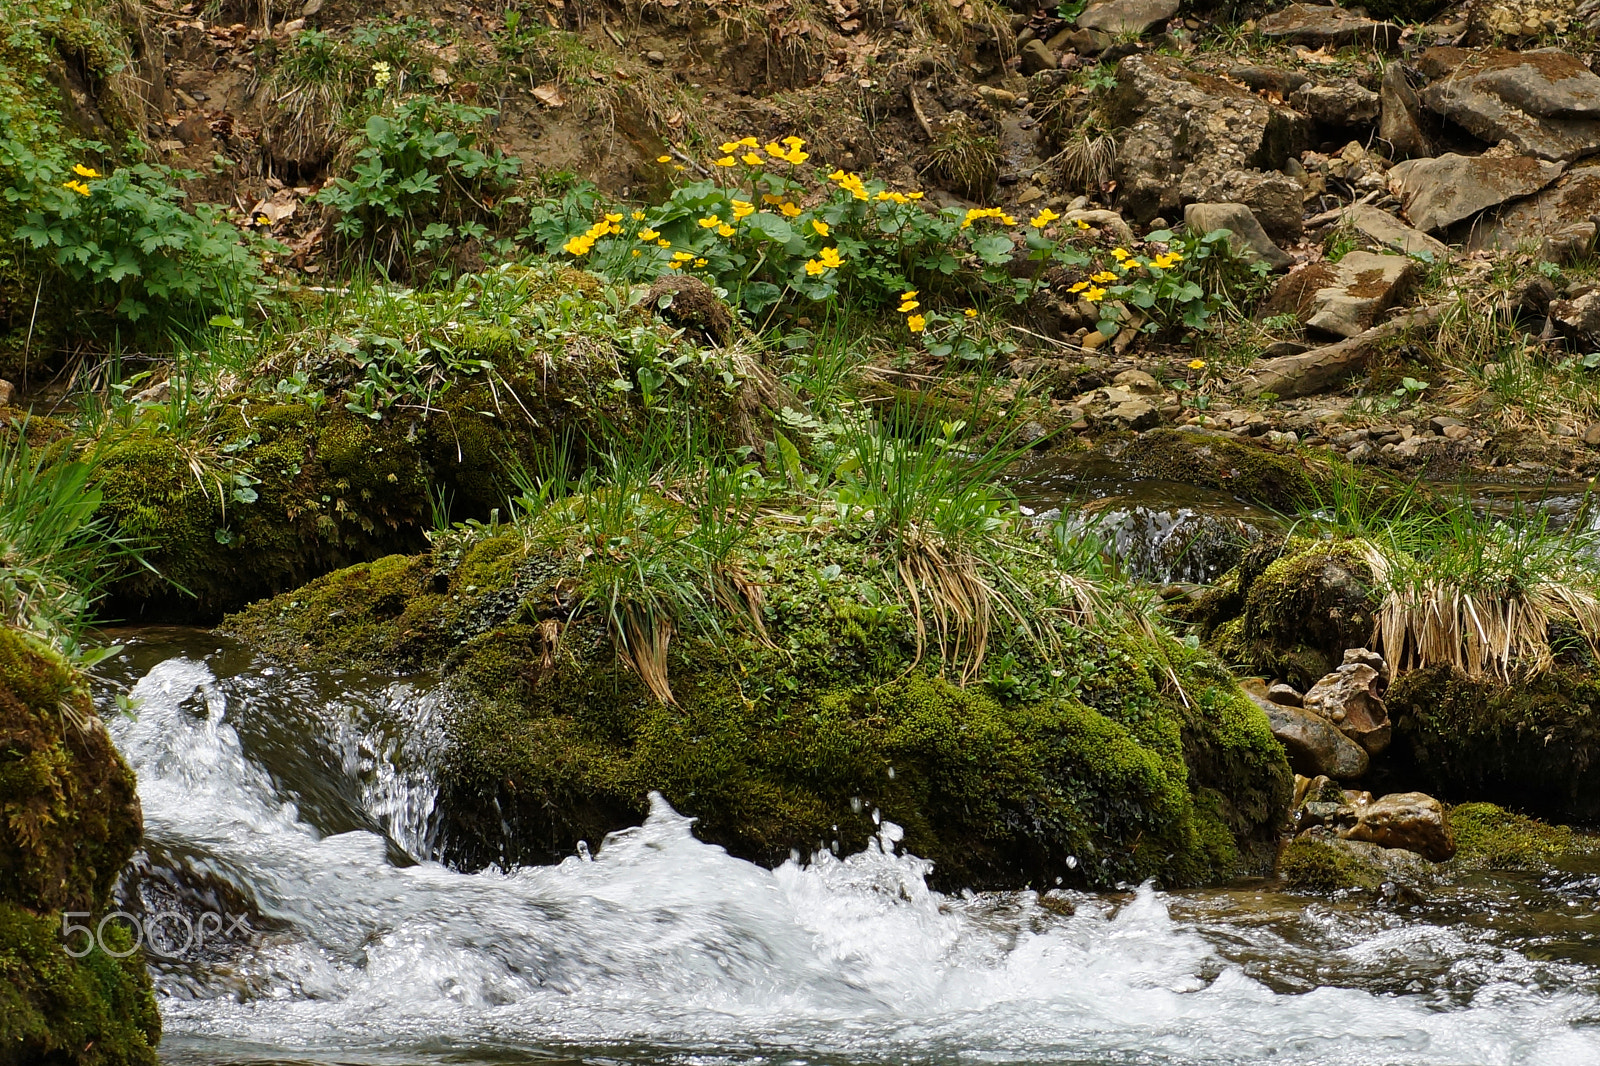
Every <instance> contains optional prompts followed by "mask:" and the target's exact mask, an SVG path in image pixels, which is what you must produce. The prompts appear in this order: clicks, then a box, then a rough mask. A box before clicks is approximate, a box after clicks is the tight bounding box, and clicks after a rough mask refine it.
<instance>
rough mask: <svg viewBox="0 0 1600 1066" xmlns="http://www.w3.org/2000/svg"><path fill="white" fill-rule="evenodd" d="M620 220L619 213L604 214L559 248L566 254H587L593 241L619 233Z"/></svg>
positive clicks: (592, 245)
mask: <svg viewBox="0 0 1600 1066" xmlns="http://www.w3.org/2000/svg"><path fill="white" fill-rule="evenodd" d="M621 222H622V216H621V215H606V216H605V217H604V218H602V219H601V220H600V221H599V222H596V223H595V224H594V225H592V226H590V227H589V228H588V229H586V230H584V231H583V232H582V233H580V234H578V235H577V236H576V237H574V238H572V239H571V240H570V241H568V242H567V243H566V244H563V245H562V246H561V250H562V251H564V252H566V253H567V254H568V255H580V256H581V255H588V254H589V253H590V252H591V251H593V250H594V242H595V241H597V240H599V239H600V238H601V237H607V236H615V235H617V234H619V233H621V232H622V226H621V225H620V223H621Z"/></svg>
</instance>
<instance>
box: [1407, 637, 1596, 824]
mask: <svg viewBox="0 0 1600 1066" xmlns="http://www.w3.org/2000/svg"><path fill="white" fill-rule="evenodd" d="M1387 700H1388V705H1389V715H1390V717H1391V718H1392V719H1393V720H1394V722H1395V735H1396V739H1397V741H1398V742H1399V744H1400V745H1401V746H1402V747H1403V749H1404V751H1405V753H1406V754H1407V755H1408V756H1409V758H1410V760H1411V761H1412V762H1413V763H1414V764H1415V774H1416V777H1417V781H1418V784H1419V786H1420V787H1422V788H1425V789H1426V790H1427V791H1429V792H1432V793H1434V794H1436V795H1442V796H1471V797H1473V798H1477V799H1483V800H1488V801H1490V802H1495V803H1505V804H1508V805H1512V806H1515V807H1517V808H1518V809H1521V810H1525V811H1528V812H1529V813H1531V814H1534V815H1538V816H1541V817H1545V818H1550V819H1553V820H1555V821H1560V822H1580V823H1583V822H1593V821H1595V820H1596V819H1597V818H1600V679H1597V678H1596V677H1594V675H1593V674H1591V673H1589V672H1587V671H1584V670H1579V669H1575V668H1572V667H1566V666H1559V667H1556V668H1554V669H1552V670H1548V671H1546V672H1545V673H1543V674H1540V675H1539V676H1538V677H1534V678H1524V679H1519V680H1518V681H1517V682H1516V683H1515V684H1511V685H1508V684H1505V683H1502V682H1500V681H1497V680H1494V679H1491V678H1472V677H1468V676H1466V675H1465V674H1462V673H1460V672H1458V671H1456V670H1453V669H1452V668H1450V667H1447V666H1436V667H1428V668H1426V669H1423V670H1413V671H1411V672H1410V673H1406V674H1402V675H1400V676H1399V677H1398V678H1396V679H1395V681H1394V683H1393V684H1392V685H1391V686H1390V688H1389V692H1388V696H1387Z"/></svg>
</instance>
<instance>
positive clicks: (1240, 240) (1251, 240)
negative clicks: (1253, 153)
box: [1183, 204, 1294, 270]
mask: <svg viewBox="0 0 1600 1066" xmlns="http://www.w3.org/2000/svg"><path fill="white" fill-rule="evenodd" d="M1183 224H1184V227H1185V228H1186V229H1188V231H1189V232H1190V233H1193V234H1201V235H1204V234H1207V233H1210V232H1211V231H1212V230H1219V229H1225V230H1228V231H1230V232H1231V233H1232V234H1233V236H1232V237H1230V238H1229V240H1228V243H1229V244H1230V245H1232V246H1233V248H1234V250H1235V251H1236V252H1238V253H1240V254H1242V255H1243V256H1244V257H1245V258H1247V259H1260V260H1261V261H1262V262H1264V263H1266V264H1267V265H1268V266H1270V267H1272V269H1274V270H1287V269H1288V268H1289V267H1291V266H1293V265H1294V257H1293V256H1291V255H1290V254H1289V253H1288V252H1285V251H1284V250H1283V249H1282V248H1279V247H1278V246H1277V245H1276V244H1273V243H1272V238H1271V237H1268V236H1267V231H1266V230H1264V229H1262V228H1261V223H1260V222H1258V221H1257V220H1256V216H1255V213H1254V212H1253V211H1251V210H1250V209H1249V208H1248V207H1246V206H1245V205H1244V204H1190V205H1189V206H1188V207H1186V208H1184V209H1183Z"/></svg>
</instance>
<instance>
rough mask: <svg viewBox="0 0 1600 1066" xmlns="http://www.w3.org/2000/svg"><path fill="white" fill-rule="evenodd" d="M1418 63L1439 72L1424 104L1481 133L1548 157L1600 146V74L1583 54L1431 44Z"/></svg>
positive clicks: (1562, 157) (1562, 156)
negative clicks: (1585, 60)
mask: <svg viewBox="0 0 1600 1066" xmlns="http://www.w3.org/2000/svg"><path fill="white" fill-rule="evenodd" d="M1418 64H1419V66H1421V67H1422V68H1423V70H1425V71H1427V72H1428V73H1429V74H1430V75H1431V76H1433V77H1434V79H1435V80H1434V81H1433V82H1432V83H1431V84H1430V85H1429V86H1428V87H1427V88H1426V89H1424V90H1423V91H1422V103H1423V106H1425V107H1426V108H1427V109H1428V110H1430V111H1432V112H1434V113H1435V114H1439V115H1443V116H1444V117H1445V118H1447V119H1449V120H1450V121H1452V122H1454V123H1455V124H1456V125H1458V126H1460V127H1461V128H1462V129H1465V130H1466V131H1467V132H1468V133H1470V134H1472V135H1473V136H1474V137H1477V138H1478V139H1480V140H1483V141H1487V142H1488V143H1490V144H1499V143H1500V142H1502V141H1510V142H1511V144H1512V145H1513V146H1514V147H1515V148H1516V150H1517V151H1519V152H1522V153H1524V154H1526V155H1535V156H1538V157H1539V158H1541V159H1552V160H1572V159H1577V158H1580V157H1582V156H1585V155H1589V154H1590V153H1592V152H1596V151H1600V77H1596V76H1595V75H1594V74H1593V73H1592V72H1591V71H1590V70H1589V68H1588V67H1586V66H1585V65H1584V64H1583V61H1582V60H1581V59H1579V58H1578V57H1577V56H1575V55H1569V54H1568V53H1565V52H1560V51H1542V50H1541V51H1536V52H1513V51H1509V50H1507V49H1504V48H1490V49H1485V50H1483V51H1478V52H1472V51H1467V50H1465V49H1460V48H1430V49H1428V50H1427V51H1426V52H1424V53H1423V54H1422V56H1421V58H1420V59H1419V60H1418Z"/></svg>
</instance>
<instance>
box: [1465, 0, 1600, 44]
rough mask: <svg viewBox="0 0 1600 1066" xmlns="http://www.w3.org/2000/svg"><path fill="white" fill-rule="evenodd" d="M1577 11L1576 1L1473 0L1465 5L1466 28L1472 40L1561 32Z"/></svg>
mask: <svg viewBox="0 0 1600 1066" xmlns="http://www.w3.org/2000/svg"><path fill="white" fill-rule="evenodd" d="M1591 2H1592V0H1591ZM1577 14H1578V4H1577V3H1576V2H1575V0H1474V2H1472V3H1469V4H1468V5H1467V31H1468V33H1469V34H1470V35H1471V39H1472V40H1492V39H1494V38H1497V37H1499V38H1506V37H1535V36H1539V35H1541V34H1546V33H1548V34H1553V35H1564V34H1566V33H1567V31H1568V30H1569V29H1571V28H1572V21H1573V17H1574V16H1575V15H1577Z"/></svg>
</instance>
